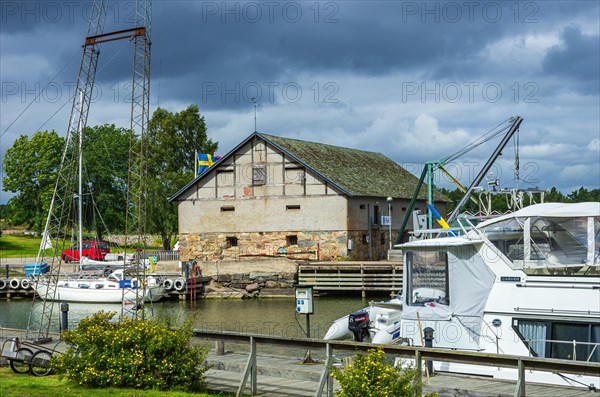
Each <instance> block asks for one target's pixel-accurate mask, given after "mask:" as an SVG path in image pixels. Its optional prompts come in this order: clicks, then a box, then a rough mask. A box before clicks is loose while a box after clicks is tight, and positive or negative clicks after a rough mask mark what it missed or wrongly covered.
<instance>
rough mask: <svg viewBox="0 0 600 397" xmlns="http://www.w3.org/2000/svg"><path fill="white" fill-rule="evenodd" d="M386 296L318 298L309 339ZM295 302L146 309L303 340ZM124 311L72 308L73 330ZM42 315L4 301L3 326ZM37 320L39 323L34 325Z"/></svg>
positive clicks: (0, 306) (211, 302)
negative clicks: (107, 313) (99, 313)
mask: <svg viewBox="0 0 600 397" xmlns="http://www.w3.org/2000/svg"><path fill="white" fill-rule="evenodd" d="M381 298H382V297H368V298H367V299H361V298H360V297H326V298H325V297H320V298H316V300H315V303H314V310H315V313H314V314H313V315H311V316H310V335H311V337H313V338H322V337H323V336H324V335H325V332H326V331H327V329H328V328H329V326H330V325H331V323H332V321H333V320H335V319H337V318H339V317H341V316H344V315H346V314H348V313H350V312H353V311H356V310H359V309H361V308H363V307H365V306H367V305H368V301H369V300H379V299H381ZM295 307H296V306H295V299H294V298H293V297H290V298H268V299H267V298H264V299H243V300H242V299H205V300H198V301H197V302H195V303H191V302H158V303H153V304H152V305H150V304H148V305H147V307H146V309H145V310H147V315H148V316H149V317H158V318H169V319H171V320H174V321H175V322H176V323H179V322H182V321H184V320H186V319H187V318H189V317H190V316H192V318H193V324H194V328H201V329H204V330H210V331H221V330H222V331H237V332H247V333H257V334H266V335H276V336H285V337H304V336H305V334H304V330H305V328H306V316H305V315H303V314H296V312H295ZM100 310H105V311H116V312H117V313H119V312H120V306H119V305H118V304H89V303H88V304H86V303H70V304H69V327H70V328H73V327H74V326H75V325H76V323H77V322H78V321H80V320H81V319H82V318H85V317H87V316H89V315H90V314H92V313H94V312H96V311H100ZM40 312H41V304H40V302H36V303H35V304H34V305H33V306H32V302H31V300H29V299H15V300H11V301H5V300H3V301H0V327H9V328H23V329H24V328H27V324H28V321H29V316H30V313H31V315H32V316H33V321H32V323H33V324H36V327H35V328H37V324H39V320H38V319H39V315H40ZM53 317H54V318H56V321H54V322H53V325H52V329H51V330H52V331H58V329H59V321H60V306H59V304H58V303H57V304H56V305H55V307H54V309H53ZM35 320H37V321H35Z"/></svg>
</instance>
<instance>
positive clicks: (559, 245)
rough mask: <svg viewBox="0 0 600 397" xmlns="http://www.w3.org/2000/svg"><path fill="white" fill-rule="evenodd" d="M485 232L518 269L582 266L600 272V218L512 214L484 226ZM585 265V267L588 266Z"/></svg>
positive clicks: (569, 270) (571, 269)
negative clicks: (526, 216)
mask: <svg viewBox="0 0 600 397" xmlns="http://www.w3.org/2000/svg"><path fill="white" fill-rule="evenodd" d="M481 231H482V232H483V233H484V235H485V236H486V237H487V238H488V239H489V240H490V241H491V242H492V243H493V244H494V245H495V246H496V247H497V248H498V249H499V250H500V251H501V252H502V253H503V254H504V255H505V256H506V257H507V258H508V259H510V261H511V263H512V267H513V268H514V269H523V270H526V271H527V270H531V271H532V273H533V274H545V273H544V272H539V270H540V269H555V270H554V271H553V272H550V273H551V274H556V271H559V270H557V269H562V270H560V271H562V272H566V273H577V272H579V271H580V270H582V269H583V270H584V271H590V268H591V267H595V268H596V269H595V270H594V269H592V270H594V271H593V273H594V274H593V275H597V274H596V273H597V267H598V265H599V264H600V260H599V256H600V255H599V249H600V218H598V217H573V218H568V217H560V218H558V217H557V218H550V217H529V218H510V219H505V220H503V221H499V222H496V223H493V224H490V225H488V226H485V227H483V228H481ZM584 268H585V269H584Z"/></svg>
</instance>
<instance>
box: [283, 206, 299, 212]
mask: <svg viewBox="0 0 600 397" xmlns="http://www.w3.org/2000/svg"><path fill="white" fill-rule="evenodd" d="M285 209H286V211H290V210H299V209H300V206H299V205H286V206H285Z"/></svg>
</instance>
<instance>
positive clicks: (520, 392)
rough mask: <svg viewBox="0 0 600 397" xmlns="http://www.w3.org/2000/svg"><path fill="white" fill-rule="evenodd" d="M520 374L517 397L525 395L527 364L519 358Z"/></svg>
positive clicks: (516, 391)
mask: <svg viewBox="0 0 600 397" xmlns="http://www.w3.org/2000/svg"><path fill="white" fill-rule="evenodd" d="M518 374H519V377H518V378H517V388H516V390H515V397H525V364H523V361H522V360H521V359H519V367H518Z"/></svg>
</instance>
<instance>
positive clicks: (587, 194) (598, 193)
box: [567, 186, 600, 203]
mask: <svg viewBox="0 0 600 397" xmlns="http://www.w3.org/2000/svg"><path fill="white" fill-rule="evenodd" d="M567 199H568V201H570V202H572V203H583V202H585V201H600V189H593V190H591V191H589V190H587V189H586V188H584V187H583V186H582V187H580V188H579V189H577V190H574V191H572V192H571V193H570V194H568V195H567Z"/></svg>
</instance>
